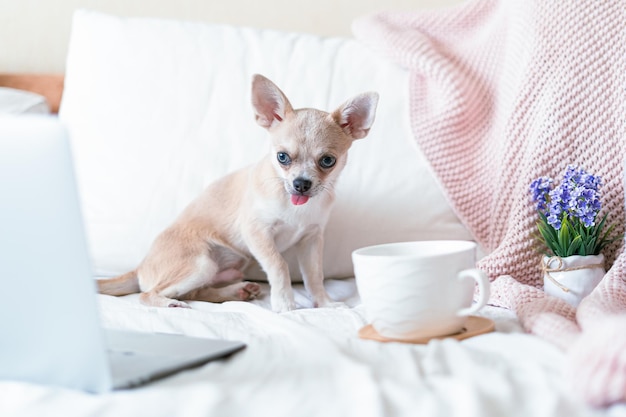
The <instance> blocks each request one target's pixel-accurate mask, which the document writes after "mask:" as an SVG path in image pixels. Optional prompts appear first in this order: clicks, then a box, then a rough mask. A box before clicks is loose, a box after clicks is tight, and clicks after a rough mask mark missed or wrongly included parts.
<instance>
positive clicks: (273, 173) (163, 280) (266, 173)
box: [98, 74, 378, 312]
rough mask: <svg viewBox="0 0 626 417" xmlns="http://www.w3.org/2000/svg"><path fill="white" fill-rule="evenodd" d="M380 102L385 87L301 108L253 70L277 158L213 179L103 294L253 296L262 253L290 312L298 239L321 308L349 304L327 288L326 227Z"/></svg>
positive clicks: (278, 301)
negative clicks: (251, 268) (327, 106)
mask: <svg viewBox="0 0 626 417" xmlns="http://www.w3.org/2000/svg"><path fill="white" fill-rule="evenodd" d="M377 103H378V94H376V93H364V94H360V95H358V96H356V97H354V98H352V99H350V100H348V101H347V102H345V103H344V104H343V105H341V106H340V107H339V108H338V109H336V110H335V111H333V112H332V113H327V112H324V111H321V110H315V109H297V110H294V109H293V108H292V107H291V104H290V103H289V100H287V97H285V95H284V94H283V92H282V91H281V90H280V89H279V88H278V87H277V86H276V85H274V83H272V82H271V81H270V80H268V79H267V78H265V77H263V76H262V75H258V74H257V75H254V77H253V80H252V105H253V107H254V111H255V115H256V121H257V123H258V124H259V125H261V126H262V127H264V128H265V129H267V131H268V133H269V139H270V151H269V153H268V155H267V156H265V157H263V158H262V159H261V160H260V161H259V162H257V163H256V164H254V165H251V166H249V167H247V168H243V169H241V170H239V171H235V172H233V173H231V174H229V175H227V176H225V177H223V178H221V179H219V180H218V181H216V182H214V183H212V184H210V185H209V186H208V187H207V188H206V189H205V190H204V191H203V193H202V194H201V195H200V196H199V197H198V198H197V199H196V200H194V201H193V202H192V203H191V204H190V205H189V206H188V207H187V208H186V209H185V210H184V211H183V212H182V213H181V214H180V215H179V216H178V218H177V219H176V220H175V221H174V223H173V224H172V225H171V226H170V227H169V228H167V229H166V230H165V231H163V232H162V233H161V234H160V235H159V236H158V237H157V238H156V240H155V241H154V242H153V244H152V246H151V248H150V250H149V252H148V254H147V255H146V257H145V258H144V259H143V261H142V262H141V263H140V265H139V266H138V267H137V269H135V270H134V271H131V272H128V273H126V274H124V275H121V276H119V277H116V278H112V279H104V280H99V281H98V290H99V292H100V293H103V294H110V295H126V294H131V293H137V292H140V293H141V294H140V300H141V302H142V303H144V304H147V305H151V306H158V307H185V308H189V305H188V304H187V303H185V302H184V301H182V300H202V301H211V302H222V301H228V300H251V299H254V298H255V297H257V296H258V295H259V294H260V287H259V285H258V284H256V283H252V282H246V281H243V273H242V270H243V269H244V268H245V266H246V265H247V264H248V262H249V261H250V260H251V258H252V257H254V258H255V259H256V260H257V261H258V263H259V265H260V266H261V268H262V269H263V270H264V272H265V273H266V274H267V279H268V281H269V284H270V288H271V290H270V291H271V305H272V309H273V310H274V311H276V312H284V311H288V310H292V309H294V308H295V303H294V296H293V291H292V288H291V278H290V275H289V268H288V265H287V262H286V261H285V259H284V258H283V256H282V255H281V253H282V252H284V251H285V250H287V249H288V248H290V247H293V246H295V247H296V252H297V260H298V264H299V267H300V271H301V273H302V277H303V281H304V284H305V287H306V288H307V291H308V292H309V294H310V295H311V297H312V300H313V303H314V305H315V306H316V307H327V306H334V305H337V304H341V303H334V302H333V301H332V300H331V299H330V298H329V296H328V294H327V292H326V290H325V288H324V283H323V281H324V276H323V271H322V251H323V243H324V242H323V233H324V227H325V225H326V222H327V220H328V217H329V214H330V209H331V205H332V203H333V200H334V185H335V181H336V180H337V178H338V176H339V174H340V172H341V170H342V169H343V167H344V166H345V164H346V160H347V152H348V149H349V148H350V146H351V144H352V142H353V141H354V140H355V139H360V138H364V137H365V136H366V135H367V133H368V131H369V130H370V127H371V126H372V123H373V122H374V116H375V112H376V105H377Z"/></svg>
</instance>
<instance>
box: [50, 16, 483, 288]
mask: <svg viewBox="0 0 626 417" xmlns="http://www.w3.org/2000/svg"><path fill="white" fill-rule="evenodd" d="M254 73H261V74H263V75H265V76H267V77H268V78H270V79H271V80H272V81H274V82H275V83H276V84H277V85H278V86H279V87H280V88H281V89H282V90H283V91H284V92H285V94H286V95H287V97H288V98H289V100H290V101H291V103H292V105H293V106H294V107H295V108H299V107H315V108H319V109H322V110H326V111H330V110H334V109H335V108H336V107H338V106H339V105H340V104H341V103H342V102H344V101H345V100H347V99H348V98H350V97H351V96H353V95H356V94H358V93H361V92H364V91H371V90H373V91H378V92H379V93H380V103H379V107H378V112H377V117H376V122H375V123H374V126H373V128H372V130H371V132H370V134H369V136H368V137H367V138H365V139H361V140H359V141H357V142H355V144H354V145H353V147H352V149H351V150H350V157H349V161H348V165H347V167H346V168H345V170H344V172H343V174H342V177H341V178H340V181H339V184H338V186H337V200H336V205H335V208H334V211H333V214H332V216H331V219H330V221H329V224H328V228H327V230H326V240H325V265H324V272H325V275H326V276H327V277H346V276H351V275H352V262H351V259H350V253H351V251H352V250H354V249H356V248H359V247H362V246H366V245H370V244H376V243H382V242H392V241H405V240H424V239H447V238H450V239H470V238H471V237H470V235H469V234H468V232H467V231H466V229H465V228H464V227H463V225H462V224H461V223H460V222H459V220H458V218H457V217H456V216H455V215H454V213H453V212H452V211H451V209H450V207H449V206H448V204H447V203H446V200H445V198H444V197H443V195H442V193H441V192H440V190H439V188H438V186H437V183H436V182H435V180H434V179H433V177H432V175H431V173H430V170H429V167H428V166H427V164H426V163H425V161H424V158H423V156H422V155H421V154H420V153H419V152H418V151H417V150H416V149H415V147H414V142H413V140H412V134H411V130H410V126H409V119H408V111H409V101H408V91H407V90H408V88H407V83H408V74H407V72H406V71H404V70H402V69H400V68H398V67H396V66H394V65H392V64H390V63H389V62H386V61H384V60H381V59H380V58H379V57H377V56H375V55H373V54H372V53H371V52H370V51H369V50H367V49H366V48H365V47H363V46H362V45H360V44H359V43H357V42H356V41H354V40H350V39H339V38H321V37H317V36H313V35H306V34H296V33H282V32H277V31H271V30H254V29H248V28H238V27H230V26H223V25H212V24H203V23H189V22H178V21H168V20H159V19H148V18H118V17H113V16H108V15H104V14H101V13H97V12H88V11H78V12H76V14H75V16H74V21H73V28H72V34H71V41H70V45H69V54H68V60H67V73H66V80H65V91H64V94H63V100H62V103H61V109H60V118H61V119H62V120H63V121H64V122H65V123H66V124H67V125H68V127H69V129H70V132H71V134H72V138H73V145H74V154H75V158H76V163H77V172H78V178H79V184H80V189H81V194H82V199H83V206H84V208H83V210H84V215H85V218H86V222H87V230H88V233H89V240H90V244H91V252H92V256H93V261H94V264H95V267H96V274H97V275H111V274H117V273H120V272H124V271H127V270H130V269H132V268H134V267H135V266H136V265H137V264H138V263H139V262H140V260H141V259H142V257H143V256H144V255H145V253H146V252H147V250H148V247H149V245H150V243H151V242H152V240H153V239H154V238H155V236H156V235H157V234H158V233H159V232H160V231H161V230H163V229H164V228H165V227H166V226H167V225H168V224H170V223H171V222H172V220H173V219H174V218H175V217H176V215H177V214H178V213H179V212H180V211H181V210H182V209H183V208H184V207H185V206H186V205H187V204H188V203H189V202H190V201H191V200H192V199H193V198H194V197H195V196H197V195H198V194H199V193H200V192H201V191H202V189H203V188H204V187H205V186H206V185H207V184H208V183H210V182H211V181H213V180H215V179H216V178H218V177H220V176H223V175H224V174H226V173H228V172H230V171H232V170H234V169H237V168H239V167H242V166H244V165H247V164H249V163H252V162H254V161H256V160H258V159H259V158H261V157H264V156H265V155H266V149H267V142H266V141H267V139H266V131H265V130H264V129H262V128H261V127H259V126H258V125H257V124H256V123H255V122H254V117H253V111H252V107H251V104H250V85H251V78H252V74H254ZM291 263H292V265H293V262H291ZM293 269H294V270H293V271H292V272H293V273H294V275H295V276H296V277H299V272H298V271H297V270H295V268H293Z"/></svg>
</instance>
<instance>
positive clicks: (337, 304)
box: [313, 300, 349, 308]
mask: <svg viewBox="0 0 626 417" xmlns="http://www.w3.org/2000/svg"><path fill="white" fill-rule="evenodd" d="M313 306H314V307H315V308H349V307H348V305H347V304H346V303H342V302H341V301H332V300H324V301H320V302H314V303H313Z"/></svg>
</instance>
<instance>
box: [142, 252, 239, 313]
mask: <svg viewBox="0 0 626 417" xmlns="http://www.w3.org/2000/svg"><path fill="white" fill-rule="evenodd" d="M192 259H193V258H192ZM170 266H171V265H170ZM159 267H160V268H159ZM166 267H167V264H166V263H159V264H154V265H153V264H147V265H142V266H141V267H140V269H139V282H140V284H141V283H142V282H146V281H145V280H144V279H143V278H146V277H145V276H143V274H151V275H152V276H154V275H156V274H164V275H163V276H161V277H160V278H159V279H158V280H156V281H157V282H158V284H157V285H156V286H154V287H152V288H149V289H147V290H146V289H144V288H143V287H142V293H141V294H140V296H139V300H140V301H141V302H142V303H143V304H146V305H150V306H154V307H182V308H190V306H189V304H187V303H185V302H184V301H180V298H182V296H184V295H185V294H189V293H190V292H192V291H194V290H196V289H198V288H202V287H204V286H207V285H211V284H212V283H213V281H214V279H215V278H216V277H217V278H218V281H219V279H220V278H224V277H220V275H219V274H218V269H219V267H218V265H217V263H216V262H215V261H214V260H213V259H212V258H211V257H210V256H209V255H208V254H207V255H198V256H196V257H195V259H194V260H193V262H189V263H188V264H185V265H184V266H181V267H179V268H176V269H175V270H174V269H171V270H170V271H169V274H167V275H165V274H166V273H165V272H164V271H165V269H166ZM226 278H228V277H226Z"/></svg>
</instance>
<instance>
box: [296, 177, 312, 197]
mask: <svg viewBox="0 0 626 417" xmlns="http://www.w3.org/2000/svg"><path fill="white" fill-rule="evenodd" d="M293 188H295V189H296V191H297V192H299V193H306V192H307V191H309V190H310V189H311V181H309V180H306V179H304V178H296V179H295V180H293Z"/></svg>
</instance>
